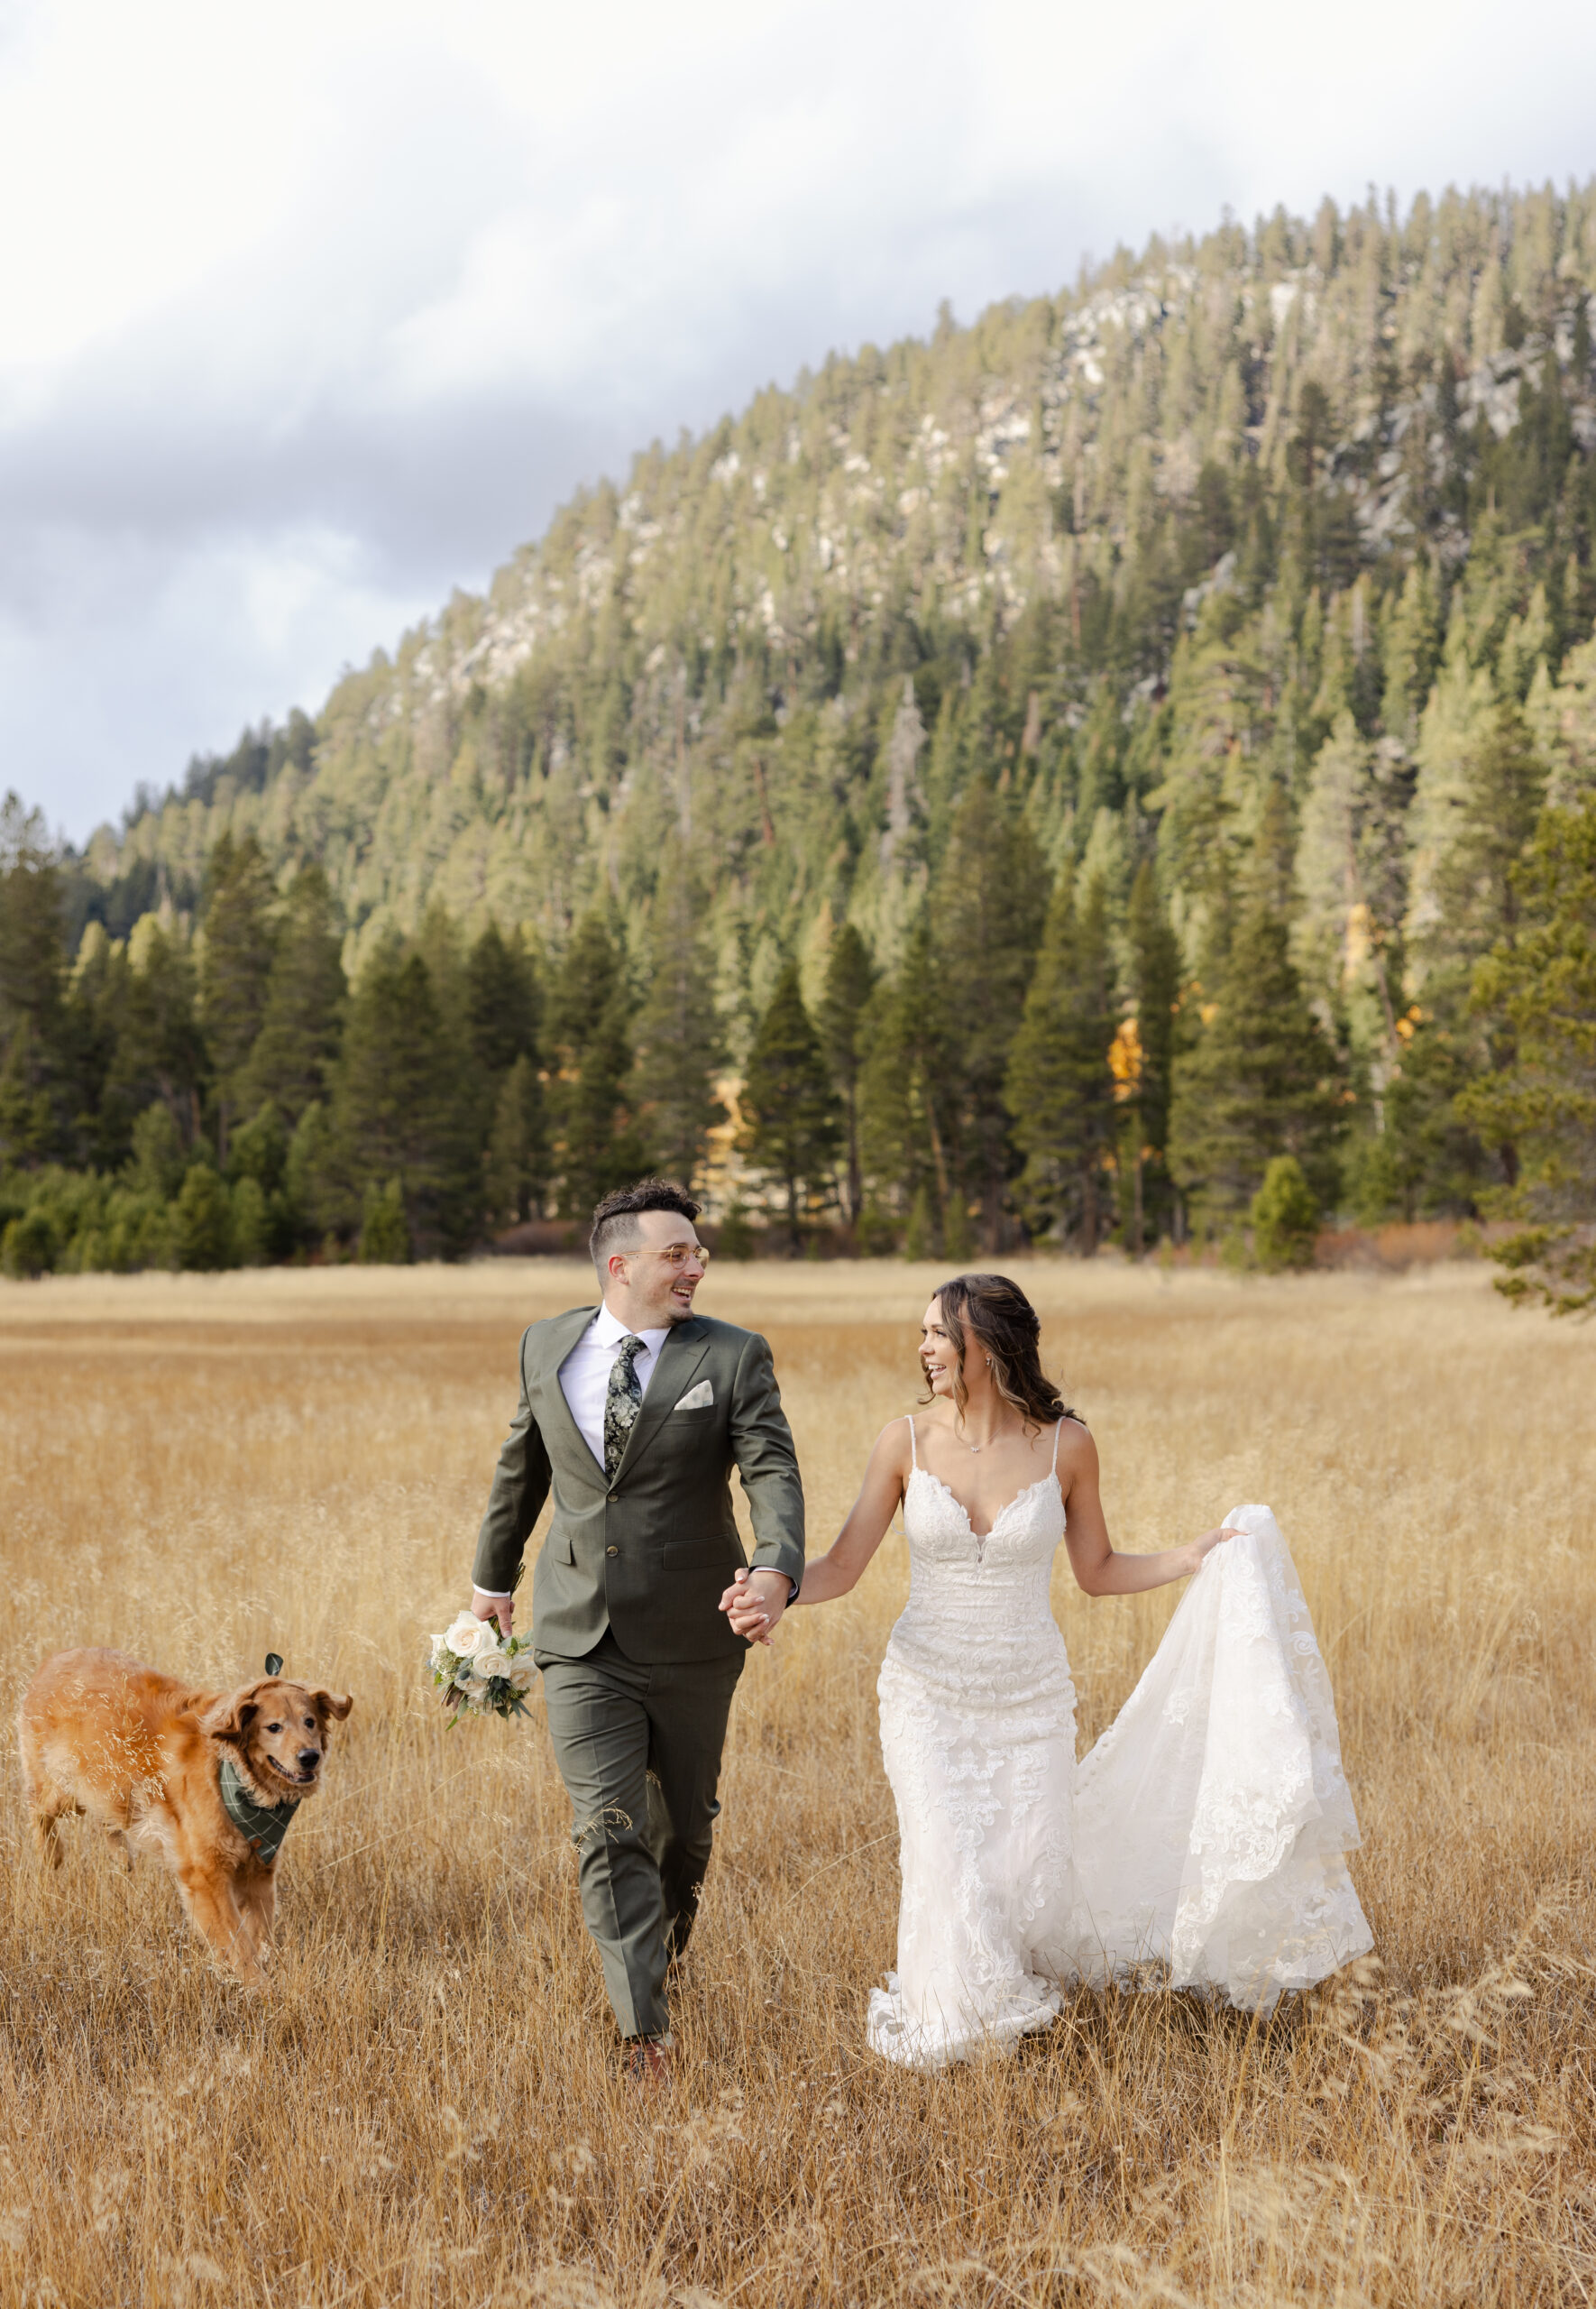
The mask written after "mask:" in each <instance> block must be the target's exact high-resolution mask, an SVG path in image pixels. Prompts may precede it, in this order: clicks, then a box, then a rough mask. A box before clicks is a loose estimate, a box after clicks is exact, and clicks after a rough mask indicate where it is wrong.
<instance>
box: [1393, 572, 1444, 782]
mask: <svg viewBox="0 0 1596 2309" xmlns="http://www.w3.org/2000/svg"><path fill="white" fill-rule="evenodd" d="M1440 655H1441V621H1440V613H1439V608H1438V604H1437V601H1436V593H1435V571H1434V569H1433V568H1432V567H1431V565H1430V561H1429V557H1428V556H1427V555H1425V554H1421V555H1420V556H1419V557H1418V559H1417V561H1415V562H1414V564H1413V565H1412V566H1411V568H1410V569H1409V570H1408V575H1407V576H1406V577H1405V578H1404V580H1403V582H1402V591H1401V593H1400V595H1399V598H1398V602H1397V606H1396V608H1395V610H1394V612H1392V614H1391V616H1390V620H1389V621H1388V622H1387V625H1386V629H1385V650H1384V658H1385V692H1384V695H1383V697H1382V699H1381V702H1380V719H1381V721H1382V722H1384V724H1385V727H1386V730H1387V731H1389V733H1390V735H1391V736H1392V737H1393V738H1396V739H1399V741H1401V743H1402V744H1403V745H1404V746H1405V747H1408V748H1411V747H1412V746H1413V744H1414V743H1415V741H1416V740H1417V736H1418V725H1419V717H1420V715H1421V714H1422V713H1423V712H1424V709H1425V703H1426V699H1427V698H1428V696H1429V694H1430V685H1431V683H1432V682H1433V681H1434V680H1435V668H1436V666H1437V664H1438V663H1439V660H1440Z"/></svg>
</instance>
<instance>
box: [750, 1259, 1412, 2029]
mask: <svg viewBox="0 0 1596 2309" xmlns="http://www.w3.org/2000/svg"><path fill="white" fill-rule="evenodd" d="M1039 1336H1040V1326H1039V1324H1038V1321H1037V1318H1036V1314H1035V1312H1034V1311H1033V1309H1032V1306H1031V1303H1030V1302H1029V1301H1028V1300H1027V1299H1026V1297H1025V1295H1024V1293H1023V1292H1022V1291H1021V1290H1020V1289H1019V1287H1018V1285H1017V1284H1015V1283H1011V1282H1010V1281H1009V1280H1008V1278H1007V1277H1006V1276H1004V1275H998V1274H963V1275H959V1276H957V1277H955V1279H954V1280H953V1281H952V1282H950V1283H944V1284H943V1285H942V1287H941V1289H940V1291H939V1292H937V1295H936V1296H935V1298H934V1299H932V1301H931V1305H930V1306H929V1308H928V1309H927V1311H926V1316H925V1320H924V1322H923V1324H922V1343H921V1349H920V1355H921V1364H922V1370H923V1372H924V1375H925V1380H926V1384H927V1387H928V1390H929V1393H928V1394H927V1396H926V1397H925V1398H923V1399H922V1400H924V1401H925V1402H927V1403H929V1404H930V1406H931V1407H930V1410H929V1411H928V1412H926V1413H925V1415H924V1416H922V1417H921V1418H919V1419H913V1418H909V1419H899V1420H895V1421H894V1422H893V1423H892V1424H891V1425H890V1426H889V1427H887V1428H885V1429H884V1430H883V1431H882V1434H881V1436H880V1438H879V1439H878V1440H877V1442H876V1448H875V1449H874V1450H873V1451H872V1453H871V1455H870V1462H869V1466H868V1467H867V1470H866V1474H865V1480H864V1485H863V1487H862V1489H861V1490H860V1493H859V1495H858V1499H857V1500H856V1501H855V1503H854V1505H853V1508H852V1510H851V1512H850V1513H849V1515H848V1521H847V1522H846V1523H844V1525H843V1527H842V1530H841V1532H839V1534H838V1537H837V1540H836V1541H835V1544H834V1545H833V1546H832V1548H831V1549H830V1552H829V1553H828V1554H826V1555H823V1556H821V1558H820V1559H818V1560H817V1561H816V1562H814V1563H812V1564H811V1565H810V1566H809V1567H808V1568H807V1569H806V1570H805V1573H804V1577H803V1587H802V1588H801V1590H800V1592H799V1594H798V1595H797V1596H794V1598H793V1605H804V1604H811V1605H812V1604H823V1603H826V1602H829V1601H830V1599H831V1598H832V1597H833V1596H845V1595H846V1594H847V1593H848V1590H849V1589H850V1588H851V1587H854V1586H855V1584H856V1583H857V1581H858V1578H859V1577H860V1575H861V1573H862V1572H863V1571H864V1569H865V1567H866V1565H867V1563H868V1562H869V1560H870V1559H871V1557H872V1556H873V1555H874V1554H875V1552H876V1549H877V1548H878V1547H879V1545H880V1544H881V1541H882V1539H883V1537H884V1536H885V1532H886V1530H887V1527H888V1525H889V1524H890V1522H891V1521H892V1518H893V1516H894V1513H895V1512H896V1510H897V1508H898V1506H899V1504H900V1503H901V1504H902V1505H903V1526H904V1530H905V1532H906V1533H907V1535H908V1541H909V1559H910V1590H909V1602H908V1605H907V1608H906V1609H905V1610H904V1612H903V1616H902V1618H901V1619H900V1620H899V1621H898V1623H897V1624H896V1626H895V1627H894V1629H893V1632H892V1636H891V1639H890V1641H889V1642H888V1644H887V1648H886V1656H885V1660H883V1662H882V1667H881V1679H880V1684H879V1692H880V1698H881V1746H882V1753H883V1757H884V1759H885V1765H886V1773H887V1778H888V1780H889V1781H890V1782H891V1785H892V1790H893V1795H894V1798H895V1799H896V1804H897V1813H898V1833H899V1840H900V1849H901V1869H902V1881H903V1894H902V1901H901V1905H900V1908H899V1913H898V1961H897V1969H896V1971H895V1973H889V1974H888V1975H887V1985H886V1987H885V1989H884V1990H883V1989H877V1990H876V1992H875V1993H874V1994H873V1995H872V1997H871V2000H870V2010H869V2019H868V2034H869V2041H870V2043H871V2045H872V2046H873V2047H874V2048H875V2049H876V2051H877V2052H879V2053H882V2054H884V2055H885V2056H886V2057H887V2058H888V2059H889V2060H895V2061H899V2062H903V2063H904V2064H905V2065H910V2066H914V2067H935V2066H939V2065H941V2064H942V2063H943V2062H945V2061H948V2060H957V2059H960V2058H964V2057H966V2056H968V2055H970V2054H972V2053H975V2052H977V2051H980V2050H984V2049H992V2048H995V2047H1004V2046H1006V2045H1009V2044H1012V2043H1013V2042H1014V2039H1016V2038H1019V2037H1021V2036H1023V2035H1024V2034H1026V2033H1027V2032H1028V2031H1030V2030H1032V2029H1035V2028H1044V2027H1046V2026H1047V2024H1048V2023H1049V2021H1050V2020H1051V2019H1052V2018H1053V2017H1054V2015H1055V2014H1056V2013H1057V2012H1058V2010H1059V2007H1060V2004H1061V2001H1062V1997H1061V1992H1062V1990H1063V1988H1064V1987H1065V1986H1067V1985H1069V1984H1070V1983H1073V1982H1086V1983H1087V1984H1089V1985H1092V1986H1097V1987H1103V1986H1106V1985H1108V1984H1109V1983H1111V1982H1120V1983H1122V1984H1125V1985H1133V1984H1150V1983H1151V1982H1152V1981H1155V1980H1156V1981H1160V1982H1167V1983H1168V1984H1169V1985H1170V1986H1173V1987H1195V1988H1199V1989H1203V1990H1206V1992H1209V1993H1211V1994H1216V1995H1219V1996H1222V1997H1225V1999H1227V2000H1228V2001H1231V2002H1232V2003H1234V2004H1237V2005H1240V2006H1242V2007H1243V2008H1245V2009H1249V2010H1259V2009H1261V2010H1268V2009H1270V2007H1271V2006H1272V2005H1273V2004H1274V2002H1275V2001H1276V2000H1277V1999H1278V1997H1279V1996H1280V1993H1281V1992H1282V1991H1283V1990H1291V1989H1302V1988H1306V1987H1308V1986H1309V1985H1311V1983H1312V1982H1315V1981H1316V1980H1321V1979H1323V1978H1324V1977H1325V1974H1326V1973H1331V1972H1333V1971H1335V1969H1336V1967H1337V1966H1338V1965H1341V1964H1345V1963H1346V1962H1347V1961H1348V1960H1349V1959H1350V1958H1352V1957H1353V1956H1356V1955H1362V1953H1363V1952H1364V1951H1365V1950H1366V1949H1368V1948H1369V1947H1370V1946H1371V1945H1372V1943H1371V1934H1370V1931H1369V1927H1368V1925H1367V1923H1366V1922H1365V1920H1364V1917H1363V1912H1362V1909H1361V1907H1360V1906H1359V1903H1358V1899H1357V1895H1356V1893H1355V1892H1354V1890H1353V1885H1352V1881H1351V1879H1350V1878H1349V1876H1348V1875H1347V1872H1346V1864H1345V1860H1344V1854H1345V1853H1346V1851H1348V1850H1349V1849H1350V1848H1351V1847H1353V1845H1355V1844H1357V1842H1358V1840H1359V1839H1358V1828H1357V1821H1356V1818H1355V1817H1354V1815H1353V1807H1352V1800H1351V1798H1350V1796H1349V1795H1348V1792H1347V1787H1346V1781H1345V1779H1344V1776H1343V1773H1342V1769H1341V1752H1340V1743H1339V1739H1338V1736H1337V1733H1336V1725H1335V1707H1334V1704H1333V1702H1332V1700H1331V1697H1330V1688H1329V1680H1328V1678H1327V1677H1326V1675H1325V1666H1324V1661H1323V1660H1322V1659H1321V1657H1320V1654H1319V1650H1318V1646H1317V1644H1316V1642H1315V1640H1314V1633H1313V1628H1312V1625H1311V1623H1310V1622H1309V1619H1308V1614H1307V1605H1306V1603H1305V1602H1304V1600H1303V1596H1302V1590H1301V1587H1300V1586H1299V1585H1298V1579H1297V1575H1296V1571H1295V1569H1294V1568H1293V1566H1292V1562H1291V1559H1290V1556H1289V1553H1288V1552H1287V1550H1286V1546H1285V1542H1284V1541H1283V1540H1282V1539H1281V1537H1280V1532H1279V1531H1278V1530H1277V1528H1276V1525H1275V1522H1274V1518H1273V1516H1272V1515H1271V1514H1270V1511H1269V1510H1268V1508H1266V1507H1242V1508H1237V1509H1236V1510H1235V1511H1234V1513H1232V1514H1231V1515H1230V1516H1228V1517H1227V1518H1226V1521H1225V1524H1224V1525H1223V1526H1221V1527H1219V1528H1217V1529H1215V1530H1214V1531H1210V1532H1204V1533H1203V1534H1202V1536H1201V1538H1200V1539H1197V1540H1193V1541H1191V1542H1190V1543H1189V1545H1188V1546H1186V1547H1181V1548H1174V1549H1170V1550H1168V1551H1166V1552H1165V1553H1163V1554H1160V1555H1121V1554H1118V1553H1116V1552H1115V1550H1114V1548H1113V1547H1112V1545H1111V1544H1110V1542H1109V1537H1108V1530H1107V1526H1106V1524H1105V1522H1104V1517H1103V1508H1102V1504H1101V1502H1100V1500H1099V1498H1098V1493H1097V1454H1096V1447H1095V1445H1094V1444H1093V1441H1092V1439H1091V1436H1090V1435H1089V1434H1088V1432H1087V1429H1086V1427H1085V1425H1084V1424H1083V1423H1082V1422H1081V1421H1079V1420H1078V1418H1077V1417H1076V1415H1075V1413H1074V1412H1070V1411H1069V1410H1068V1409H1066V1407H1065V1405H1064V1403H1063V1401H1062V1399H1061V1397H1060V1396H1059V1392H1058V1390H1057V1388H1056V1387H1054V1386H1053V1385H1052V1384H1051V1382H1050V1380H1049V1379H1048V1378H1047V1377H1046V1376H1045V1375H1044V1374H1043V1372H1042V1368H1041V1359H1040V1355H1039V1351H1038V1347H1039ZM1060 1540H1062V1541H1064V1543H1065V1546H1066V1548H1067V1550H1068V1551H1069V1564H1070V1568H1071V1570H1072V1571H1073V1572H1074V1574H1075V1577H1076V1579H1077V1581H1078V1583H1079V1585H1080V1586H1081V1587H1084V1588H1085V1590H1086V1591H1087V1595H1089V1596H1132V1595H1137V1594H1140V1593H1141V1592H1142V1591H1143V1590H1144V1589H1146V1588H1150V1587H1164V1586H1166V1585H1167V1584H1168V1583H1169V1581H1171V1580H1175V1579H1184V1578H1188V1577H1189V1576H1190V1575H1191V1574H1193V1573H1196V1574H1197V1578H1195V1579H1194V1581H1193V1584H1192V1586H1191V1587H1190V1588H1189V1589H1188V1592H1187V1594H1186V1596H1184V1597H1183V1598H1182V1599H1181V1602H1180V1605H1179V1608H1178V1610H1177V1612H1176V1614H1175V1616H1174V1618H1173V1620H1172V1621H1171V1623H1170V1624H1169V1630H1168V1632H1167V1633H1166V1634H1165V1636H1164V1639H1163V1642H1161V1643H1160V1646H1159V1648H1158V1651H1157V1652H1156V1653H1155V1655H1154V1657H1153V1659H1152V1661H1151V1665H1150V1666H1149V1668H1148V1669H1147V1671H1146V1673H1145V1674H1144V1675H1143V1677H1142V1680H1141V1682H1140V1683H1139V1684H1138V1686H1137V1688H1136V1689H1135V1691H1134V1692H1133V1694H1132V1695H1131V1697H1130V1699H1129V1700H1128V1701H1127V1702H1126V1704H1125V1706H1124V1709H1123V1710H1122V1712H1121V1714H1120V1716H1118V1718H1117V1720H1116V1721H1115V1722H1114V1725H1112V1726H1111V1727H1110V1728H1109V1730H1108V1731H1107V1732H1105V1734H1104V1735H1103V1737H1102V1738H1101V1739H1100V1740H1099V1741H1098V1742H1097V1743H1096V1746H1095V1747H1094V1748H1093V1749H1092V1750H1091V1752H1090V1753H1089V1754H1088V1755H1087V1757H1086V1758H1085V1760H1084V1762H1082V1763H1081V1765H1080V1766H1079V1768H1077V1764H1076V1756H1075V1688H1074V1686H1073V1684H1072V1683H1071V1681H1070V1677H1069V1660H1068V1658H1067V1657H1066V1654H1065V1650H1064V1639H1063V1637H1062V1635H1061V1634H1060V1633H1059V1628H1058V1624H1057V1623H1056V1622H1055V1620H1054V1618H1053V1616H1052V1611H1051V1607H1050V1602H1049V1584H1050V1574H1051V1569H1052V1562H1053V1557H1054V1555H1055V1553H1056V1551H1057V1549H1058V1546H1059V1541H1060ZM741 1581H742V1575H739V1578H738V1586H737V1587H734V1588H733V1589H730V1590H729V1591H728V1593H727V1596H726V1597H725V1599H724V1604H723V1608H724V1609H726V1610H727V1611H728V1612H729V1614H730V1617H731V1622H732V1624H733V1626H734V1627H736V1628H737V1630H738V1633H741V1634H744V1635H747V1636H749V1637H751V1638H753V1639H754V1640H756V1641H765V1640H767V1639H766V1636H765V1635H764V1633H763V1628H764V1623H763V1619H762V1616H761V1614H760V1613H759V1612H758V1610H757V1607H756V1606H752V1605H747V1604H744V1603H743V1602H742V1599H741V1596H740V1592H739V1591H740V1587H741ZM1147 1968H1151V1969H1147Z"/></svg>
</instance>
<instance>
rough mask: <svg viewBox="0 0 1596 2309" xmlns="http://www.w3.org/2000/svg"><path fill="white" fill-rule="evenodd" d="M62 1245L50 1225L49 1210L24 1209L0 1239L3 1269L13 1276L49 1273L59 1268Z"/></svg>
mask: <svg viewBox="0 0 1596 2309" xmlns="http://www.w3.org/2000/svg"><path fill="white" fill-rule="evenodd" d="M59 1255H60V1244H59V1243H58V1242H57V1240H56V1232H55V1228H53V1226H51V1224H50V1214H49V1212H48V1211H44V1210H24V1211H23V1215H22V1217H21V1218H20V1219H13V1220H12V1221H11V1223H10V1225H9V1226H8V1227H7V1228H6V1229H5V1236H4V1237H0V1266H4V1267H5V1272H6V1274H9V1275H14V1276H18V1277H21V1276H30V1275H37V1274H49V1273H50V1270H51V1268H52V1267H53V1266H54V1265H55V1263H56V1259H57V1257H58V1256H59Z"/></svg>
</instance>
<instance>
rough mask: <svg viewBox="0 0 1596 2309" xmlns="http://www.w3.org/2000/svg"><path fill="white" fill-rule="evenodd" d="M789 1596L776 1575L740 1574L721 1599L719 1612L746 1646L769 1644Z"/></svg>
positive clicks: (778, 1574)
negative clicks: (747, 1643) (724, 1615)
mask: <svg viewBox="0 0 1596 2309" xmlns="http://www.w3.org/2000/svg"><path fill="white" fill-rule="evenodd" d="M792 1592H793V1591H792V1588H791V1587H790V1586H789V1585H788V1582H787V1580H786V1578H785V1577H784V1574H783V1573H781V1572H779V1571H739V1572H738V1574H737V1576H736V1578H734V1579H733V1581H732V1583H731V1585H730V1587H729V1588H728V1589H727V1590H726V1593H725V1594H724V1595H723V1596H721V1598H720V1609H721V1610H722V1611H723V1612H724V1613H725V1614H726V1616H727V1618H728V1619H729V1621H730V1622H731V1625H732V1630H733V1633H736V1634H738V1635H740V1636H742V1637H744V1638H745V1639H746V1641H747V1642H749V1643H768V1642H770V1639H771V1637H772V1635H773V1634H774V1633H775V1627H776V1623H777V1622H778V1621H779V1619H780V1618H781V1615H782V1614H783V1613H784V1611H785V1610H786V1608H787V1598H788V1596H790V1595H791V1594H792Z"/></svg>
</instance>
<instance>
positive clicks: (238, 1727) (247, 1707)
mask: <svg viewBox="0 0 1596 2309" xmlns="http://www.w3.org/2000/svg"><path fill="white" fill-rule="evenodd" d="M255 1689H256V1687H255V1686H254V1685H253V1684H246V1685H245V1686H244V1688H243V1690H242V1691H241V1692H229V1693H227V1694H226V1695H225V1697H223V1698H221V1699H219V1700H217V1701H216V1704H215V1706H212V1707H210V1708H207V1709H206V1713H205V1714H204V1715H203V1716H201V1717H200V1719H199V1728H200V1730H201V1731H202V1732H208V1733H209V1734H210V1736H211V1738H212V1739H213V1740H235V1741H236V1740H244V1739H247V1738H248V1737H249V1731H250V1726H251V1725H252V1724H253V1722H254V1720H255V1718H256V1716H259V1714H260V1713H261V1708H260V1703H259V1702H258V1701H257V1700H256V1698H255V1697H254V1693H255Z"/></svg>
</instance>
